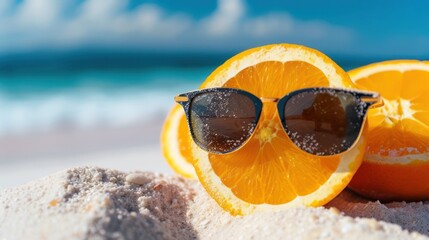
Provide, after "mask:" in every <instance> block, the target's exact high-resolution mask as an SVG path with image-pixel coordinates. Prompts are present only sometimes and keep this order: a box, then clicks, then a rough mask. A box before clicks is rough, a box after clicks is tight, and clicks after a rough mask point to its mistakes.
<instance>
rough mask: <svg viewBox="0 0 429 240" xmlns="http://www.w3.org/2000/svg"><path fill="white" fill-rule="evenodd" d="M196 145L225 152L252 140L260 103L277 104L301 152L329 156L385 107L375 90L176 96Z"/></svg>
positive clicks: (351, 142)
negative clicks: (370, 112) (371, 111)
mask: <svg viewBox="0 0 429 240" xmlns="http://www.w3.org/2000/svg"><path fill="white" fill-rule="evenodd" d="M175 101H176V102H177V103H179V104H180V105H182V106H183V108H184V110H185V114H186V118H187V121H188V126H189V129H190V132H191V135H192V138H193V140H194V142H195V143H196V144H197V145H198V146H199V147H200V148H201V149H203V150H205V151H207V152H209V153H215V154H227V153H231V152H233V151H236V150H238V149H239V148H240V147H242V146H243V145H244V144H245V143H246V142H247V141H248V140H249V139H250V137H251V136H252V134H253V132H254V131H255V129H256V126H257V124H258V121H259V118H260V116H261V112H262V106H263V103H266V102H274V103H277V110H278V116H279V118H280V121H281V123H282V125H283V129H284V130H285V132H286V134H287V136H289V138H290V139H291V140H292V142H293V143H294V144H295V145H296V146H297V147H298V148H300V149H301V150H303V151H305V152H307V153H310V154H313V155H318V156H332V155H336V154H340V153H343V152H345V151H347V150H348V149H350V148H352V146H353V145H354V143H355V142H356V141H357V139H358V138H359V136H360V132H361V129H362V126H363V124H364V122H365V118H366V113H367V111H368V109H369V108H370V107H377V106H381V105H383V102H382V101H381V98H380V95H379V94H378V93H375V92H366V91H356V90H346V89H339V88H322V87H319V88H306V89H300V90H297V91H293V92H291V93H289V94H286V95H285V96H284V97H282V98H265V97H261V98H259V97H256V96H255V95H253V94H251V93H249V92H246V91H243V90H240V89H234V88H208V89H202V90H196V91H191V92H187V93H182V94H179V95H177V96H176V97H175Z"/></svg>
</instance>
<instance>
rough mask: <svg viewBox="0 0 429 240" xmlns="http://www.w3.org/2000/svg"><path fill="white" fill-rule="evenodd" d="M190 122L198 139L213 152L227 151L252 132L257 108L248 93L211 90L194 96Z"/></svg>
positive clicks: (231, 149)
mask: <svg viewBox="0 0 429 240" xmlns="http://www.w3.org/2000/svg"><path fill="white" fill-rule="evenodd" d="M190 111H191V113H190V123H191V124H190V125H191V130H192V132H193V137H194V140H195V142H196V143H197V144H198V145H199V146H200V147H201V148H203V149H204V150H206V151H208V152H212V153H228V152H231V151H233V150H235V149H237V148H238V147H240V146H241V145H242V144H243V143H244V142H245V141H246V140H247V139H248V138H249V137H250V135H251V134H252V132H253V130H254V129H255V127H256V122H257V119H256V118H257V117H258V116H257V109H256V106H255V103H254V102H253V101H252V99H251V98H250V97H249V96H246V95H244V94H240V93H236V92H208V93H202V94H199V95H197V96H196V97H194V98H193V100H192V102H191V106H190Z"/></svg>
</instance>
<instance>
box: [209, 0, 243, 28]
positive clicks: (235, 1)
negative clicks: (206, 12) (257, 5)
mask: <svg viewBox="0 0 429 240" xmlns="http://www.w3.org/2000/svg"><path fill="white" fill-rule="evenodd" d="M218 3H219V4H218V7H217V9H216V11H215V12H214V13H213V14H212V15H210V16H209V17H207V18H206V19H203V20H202V22H201V25H202V29H203V30H204V31H206V32H207V33H208V34H209V35H215V36H219V35H220V36H222V35H226V34H231V33H233V31H234V30H237V29H236V27H237V25H238V24H239V22H240V20H242V18H243V17H244V14H245V11H246V10H245V6H244V3H243V1H241V0H219V2H218Z"/></svg>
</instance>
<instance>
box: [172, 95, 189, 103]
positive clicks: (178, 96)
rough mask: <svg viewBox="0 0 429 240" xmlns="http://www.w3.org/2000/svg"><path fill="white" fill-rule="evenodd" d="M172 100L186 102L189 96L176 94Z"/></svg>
mask: <svg viewBox="0 0 429 240" xmlns="http://www.w3.org/2000/svg"><path fill="white" fill-rule="evenodd" d="M174 101H176V102H177V103H181V102H187V101H189V98H188V97H186V96H180V95H177V96H175V97H174Z"/></svg>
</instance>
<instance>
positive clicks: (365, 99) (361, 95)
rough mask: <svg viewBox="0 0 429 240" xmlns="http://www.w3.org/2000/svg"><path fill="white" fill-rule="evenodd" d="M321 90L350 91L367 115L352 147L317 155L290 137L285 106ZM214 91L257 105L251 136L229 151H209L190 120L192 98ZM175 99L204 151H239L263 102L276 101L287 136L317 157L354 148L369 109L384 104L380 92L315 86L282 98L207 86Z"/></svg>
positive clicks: (259, 113) (259, 114)
mask: <svg viewBox="0 0 429 240" xmlns="http://www.w3.org/2000/svg"><path fill="white" fill-rule="evenodd" d="M321 91H326V92H335V93H338V92H341V93H349V94H352V95H353V96H355V97H356V99H357V100H359V101H361V102H362V103H364V104H365V105H364V106H365V109H366V111H365V115H364V117H363V120H362V123H361V126H360V130H359V134H358V136H357V137H356V139H355V140H354V142H353V144H352V145H350V147H348V148H347V149H346V150H344V151H342V152H340V153H336V154H332V155H317V154H312V153H309V152H307V151H305V150H303V149H301V148H300V147H298V146H297V145H296V144H295V143H294V141H293V140H292V139H291V138H290V136H289V134H288V133H287V131H288V127H287V124H286V119H285V116H284V111H285V106H286V103H287V102H288V100H289V99H290V98H292V97H293V96H295V95H297V94H300V93H303V92H321ZM212 92H222V93H237V94H242V95H245V96H246V97H249V99H250V100H251V101H252V102H253V104H254V106H255V110H256V116H255V123H256V124H255V127H254V129H253V130H252V133H251V134H250V136H249V137H248V138H247V139H246V140H245V141H244V142H243V143H242V144H240V145H239V146H238V147H236V148H234V149H232V150H230V151H228V152H216V151H209V150H207V149H206V148H205V147H204V146H203V144H202V143H200V142H199V141H198V140H197V138H196V137H195V134H194V131H193V130H192V127H191V122H190V118H191V111H190V108H191V103H192V100H193V99H194V98H195V97H196V96H198V95H200V94H205V93H212ZM174 100H175V101H176V102H177V103H179V104H180V105H182V107H183V109H184V110H185V116H186V121H187V123H188V127H189V130H190V132H191V136H192V139H193V141H194V142H195V143H196V144H197V145H198V146H199V147H200V148H201V149H202V150H204V151H206V152H209V153H214V154H229V153H232V152H235V151H238V150H239V149H241V148H242V147H243V146H244V145H246V143H247V142H248V141H249V140H250V139H251V138H252V137H253V135H254V134H255V132H256V131H255V130H256V129H257V127H258V125H259V123H260V121H259V120H260V116H261V113H262V108H263V104H264V103H269V102H272V103H276V104H277V117H278V119H279V120H280V122H281V124H282V126H283V130H284V131H285V133H286V135H287V137H288V138H289V140H290V141H291V142H292V143H293V145H294V146H295V147H296V148H297V149H299V150H300V151H302V152H304V153H306V154H309V155H311V156H317V157H332V156H336V155H340V154H344V153H346V152H348V151H349V150H350V149H352V148H353V147H354V146H355V145H356V144H357V142H358V139H360V138H361V135H362V131H363V127H362V126H363V125H364V123H365V121H366V119H367V115H368V110H369V109H371V108H377V107H381V106H383V105H384V103H383V101H382V99H381V96H380V94H379V93H377V92H371V91H361V90H354V89H345V88H331V87H314V88H303V89H299V90H296V91H292V92H290V93H288V94H286V95H284V96H283V97H281V98H269V97H257V96H255V95H253V94H252V93H250V92H247V91H244V90H241V89H236V88H222V87H220V88H205V89H199V90H194V91H190V92H186V93H181V94H179V95H177V96H175V97H174Z"/></svg>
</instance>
